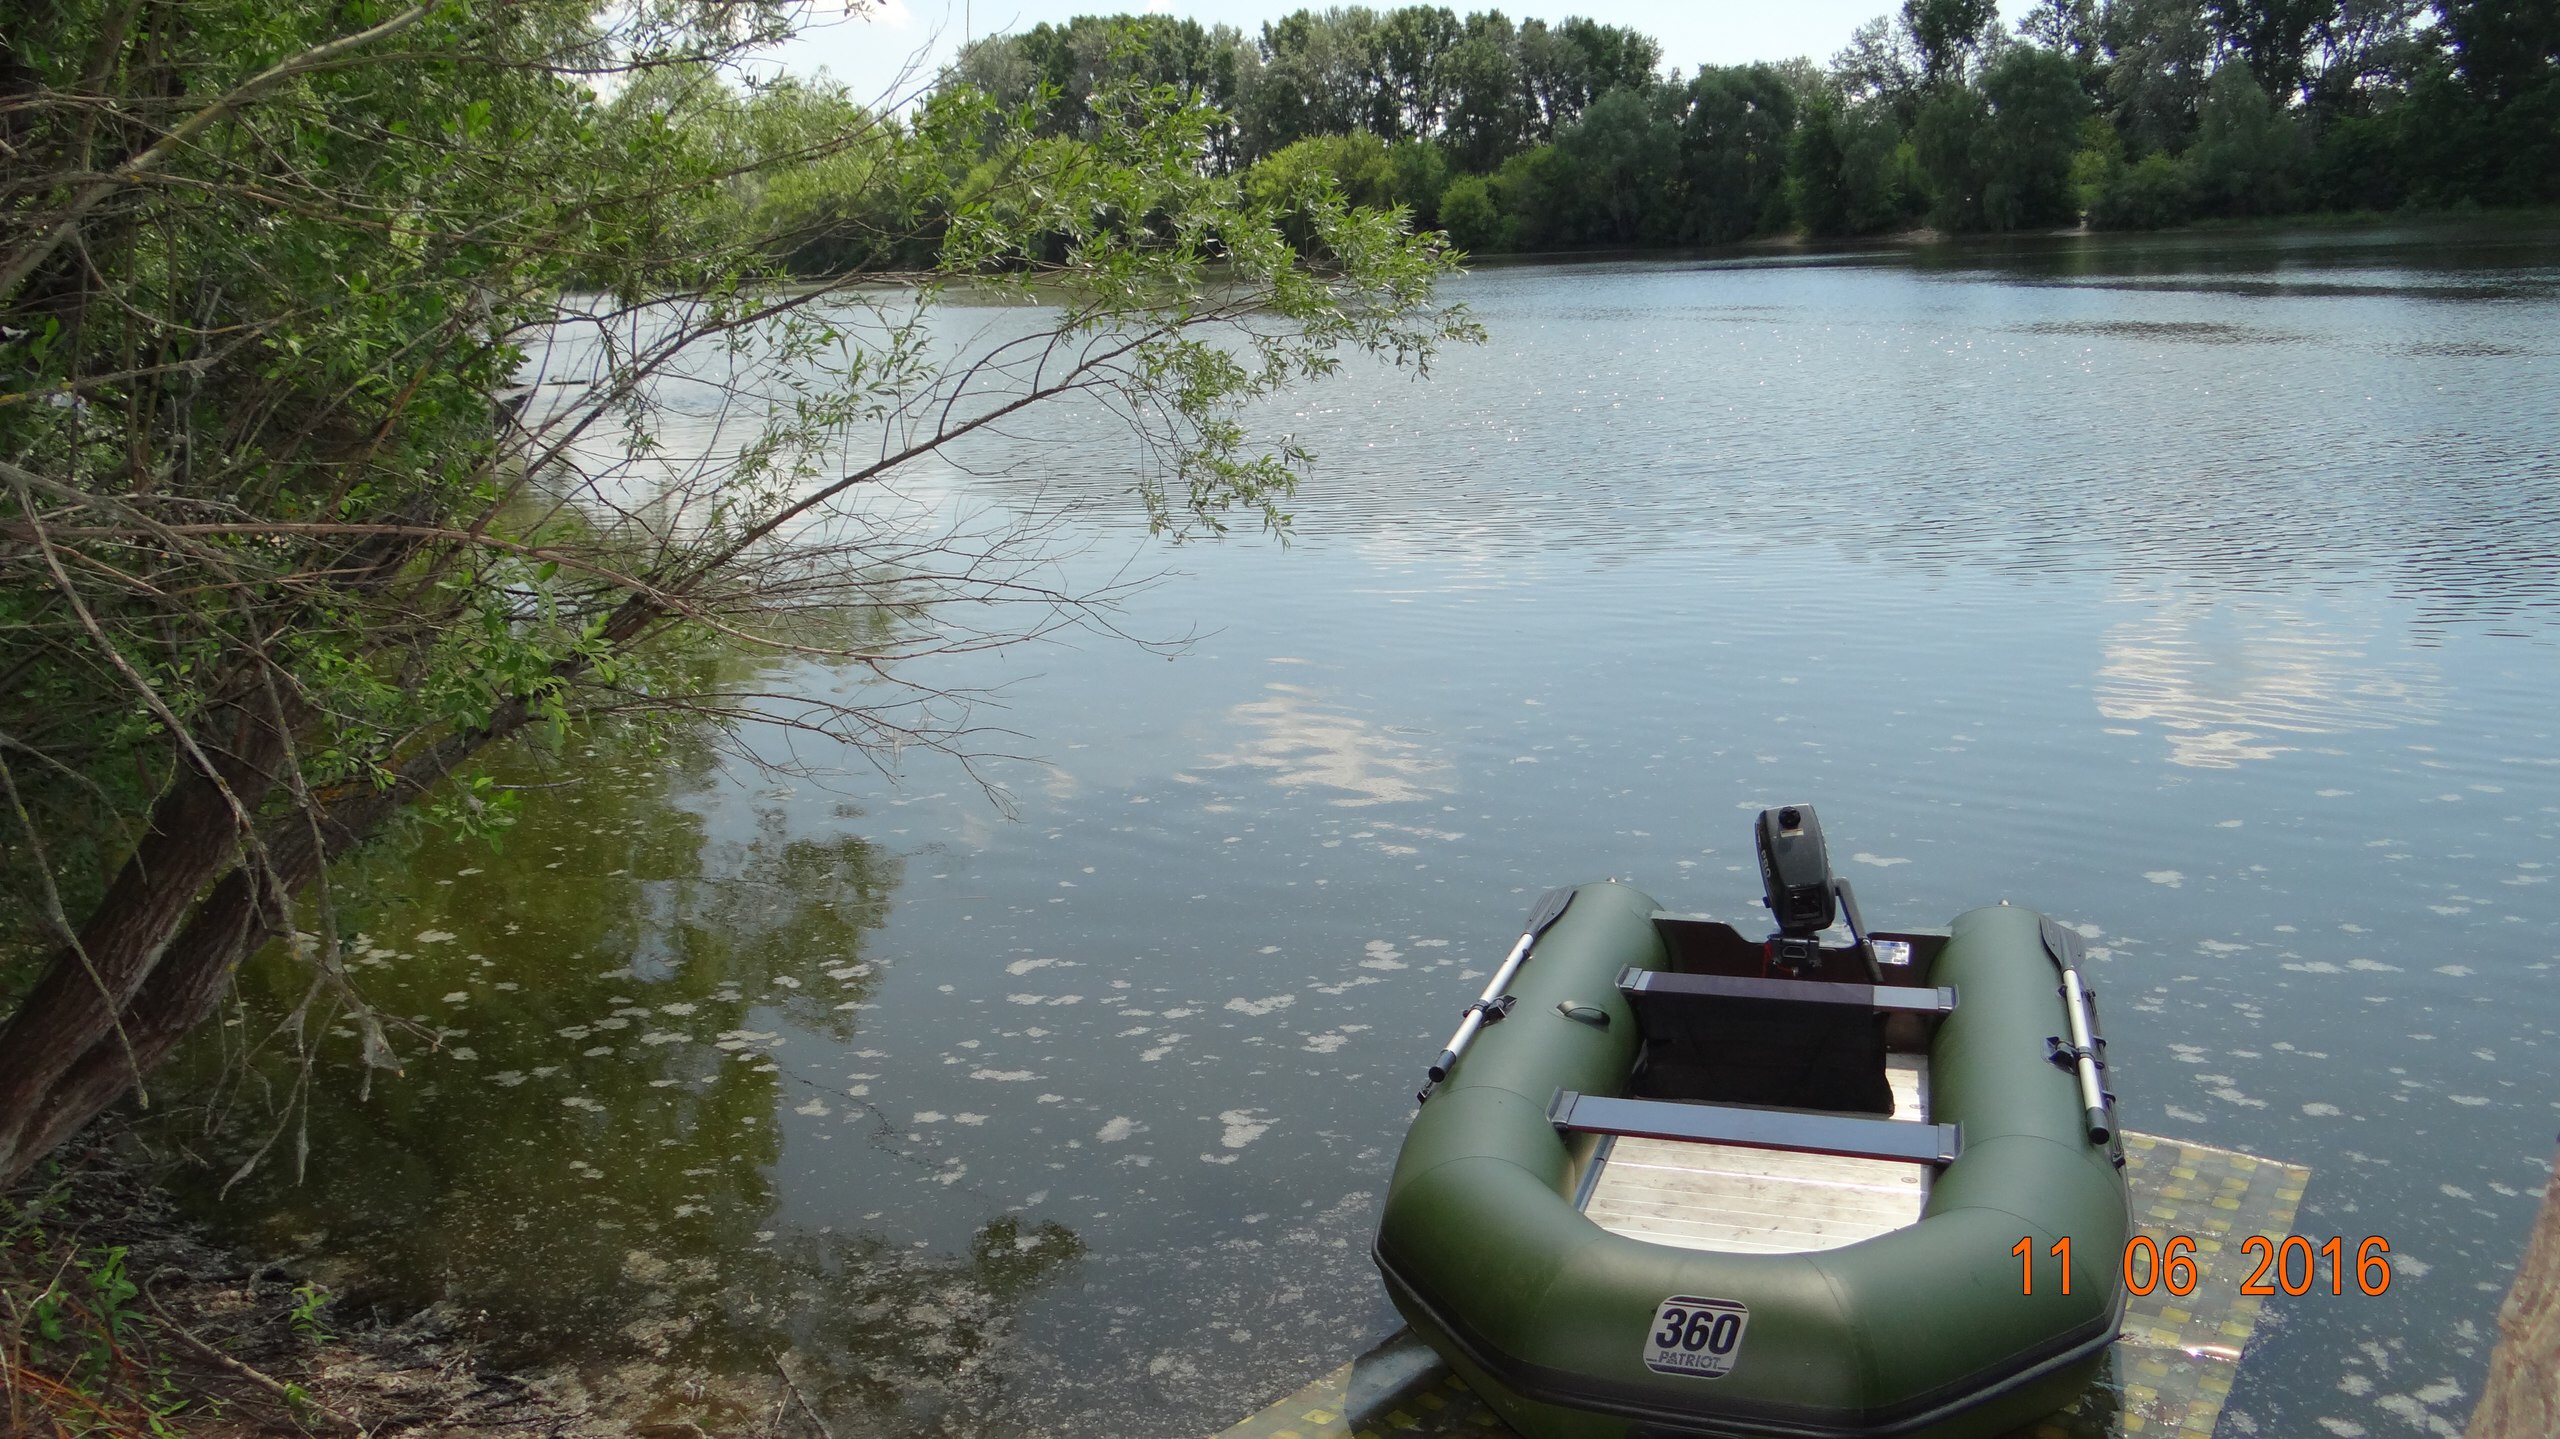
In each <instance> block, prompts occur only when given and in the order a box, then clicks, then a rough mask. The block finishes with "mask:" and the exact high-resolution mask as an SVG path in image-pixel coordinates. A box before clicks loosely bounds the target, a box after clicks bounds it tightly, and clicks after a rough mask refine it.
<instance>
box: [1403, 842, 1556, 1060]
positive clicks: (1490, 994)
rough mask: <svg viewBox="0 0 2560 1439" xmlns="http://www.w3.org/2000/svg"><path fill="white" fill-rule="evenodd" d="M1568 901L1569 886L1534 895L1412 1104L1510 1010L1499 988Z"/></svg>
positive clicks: (1505, 985) (1503, 987)
mask: <svg viewBox="0 0 2560 1439" xmlns="http://www.w3.org/2000/svg"><path fill="white" fill-rule="evenodd" d="M1571 903H1573V890H1572V889H1571V888H1565V889H1551V890H1548V891H1547V892H1546V893H1545V894H1543V895H1540V896H1539V897H1538V903H1537V904H1536V906H1535V907H1533V908H1532V909H1531V910H1530V911H1529V920H1528V923H1526V924H1524V925H1522V926H1521V928H1520V942H1519V943H1518V944H1515V945H1513V946H1511V954H1510V956H1509V957H1508V958H1506V959H1504V960H1503V961H1502V967H1501V968H1500V969H1497V970H1495V971H1494V972H1493V982H1492V983H1491V984H1488V985H1486V986H1485V987H1484V997H1483V998H1481V999H1478V1000H1477V1001H1476V1002H1475V1003H1473V1004H1470V1005H1468V1006H1467V1013H1466V1017H1465V1018H1463V1019H1460V1020H1459V1021H1458V1032H1457V1033H1455V1034H1452V1035H1450V1036H1449V1043H1448V1045H1447V1046H1446V1047H1444V1048H1443V1049H1442V1050H1441V1051H1440V1057H1439V1058H1438V1059H1435V1060H1433V1061H1431V1082H1430V1083H1429V1084H1426V1085H1424V1086H1422V1092H1421V1093H1419V1094H1417V1095H1415V1096H1414V1097H1413V1098H1414V1102H1415V1103H1417V1104H1419V1103H1421V1102H1422V1101H1424V1100H1426V1099H1429V1098H1430V1097H1431V1091H1432V1090H1433V1089H1435V1088H1437V1087H1439V1084H1440V1081H1441V1080H1444V1079H1446V1078H1448V1077H1449V1070H1450V1068H1451V1067H1452V1066H1454V1065H1455V1064H1457V1062H1458V1056H1459V1055H1461V1054H1464V1053H1466V1052H1467V1046H1468V1045H1469V1044H1472V1043H1474V1042H1475V1037H1476V1032H1477V1031H1478V1030H1480V1029H1483V1028H1484V1027H1485V1026H1486V1025H1487V1024H1489V1023H1491V1022H1493V1021H1494V1020H1497V1019H1500V1018H1501V1017H1502V1016H1504V1015H1506V1014H1509V1013H1510V1012H1511V996H1510V995H1508V994H1505V993H1503V991H1504V990H1506V989H1509V988H1510V987H1511V977H1512V976H1513V975H1515V974H1518V973H1519V972H1520V966H1521V965H1522V964H1523V963H1525V962H1526V961H1527V960H1528V958H1529V948H1530V946H1532V945H1534V944H1536V943H1537V942H1538V936H1539V935H1542V934H1544V933H1546V932H1547V926H1549V925H1551V924H1554V923H1555V922H1556V919H1557V917H1558V916H1560V915H1562V914H1563V913H1564V910H1565V906H1566V905H1569V904H1571Z"/></svg>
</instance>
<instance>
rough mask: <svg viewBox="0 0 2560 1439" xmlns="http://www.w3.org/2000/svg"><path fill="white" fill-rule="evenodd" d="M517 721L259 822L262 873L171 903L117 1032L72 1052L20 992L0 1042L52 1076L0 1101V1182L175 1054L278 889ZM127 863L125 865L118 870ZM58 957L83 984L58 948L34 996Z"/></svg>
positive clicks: (104, 912) (517, 708)
mask: <svg viewBox="0 0 2560 1439" xmlns="http://www.w3.org/2000/svg"><path fill="white" fill-rule="evenodd" d="M525 719H526V711H525V708H524V706H523V704H522V703H521V702H516V703H511V704H508V705H506V706H504V707H502V708H501V709H500V710H499V712H498V714H497V715H496V716H495V717H493V719H492V721H491V724H490V727H489V728H488V729H485V730H481V731H477V732H475V733H472V734H468V735H459V736H455V737H453V738H451V739H448V740H446V741H445V742H444V743H443V744H440V745H436V746H433V747H431V748H430V749H428V750H426V751H424V752H422V753H420V754H418V755H415V756H413V757H412V758H411V759H410V760H409V761H408V762H407V763H405V764H403V765H402V766H401V767H400V769H399V771H398V774H397V779H396V781H395V783H394V784H393V785H391V786H390V787H389V788H386V789H379V790H375V789H367V790H363V791H360V792H358V793H356V794H353V795H350V796H348V797H347V798H345V799H342V800H340V801H339V802H338V803H336V804H334V805H331V806H329V807H328V809H327V810H326V811H325V812H324V813H323V814H322V815H321V817H320V821H319V824H318V831H319V833H318V834H316V835H315V833H314V825H313V822H312V819H311V817H310V816H308V815H306V814H303V813H302V812H300V811H293V812H289V813H287V814H285V815H283V816H281V817H279V818H277V819H275V820H273V821H271V822H270V823H269V824H268V825H266V826H265V827H264V834H263V836H262V844H263V847H264V848H265V850H266V854H267V861H268V867H267V868H266V869H264V870H261V869H259V868H257V867H254V866H250V865H245V864H239V863H233V864H232V865H231V868H230V872H229V873H227V874H224V875H223V876H222V878H221V880H220V881H219V882H218V883H216V884H214V885H213V887H212V889H211V890H210V891H208V892H205V893H204V896H203V898H202V899H201V900H200V901H197V902H196V903H194V904H193V905H191V906H189V905H181V906H179V907H178V910H177V913H178V918H179V920H180V921H182V923H173V924H172V926H171V928H173V929H174V930H175V931H176V932H175V934H174V935H173V936H164V939H165V943H164V945H163V947H162V948H161V949H160V950H159V951H158V953H157V954H156V955H155V956H154V960H155V962H154V963H153V964H152V965H151V967H150V969H149V971H148V973H147V974H146V975H145V976H144V977H143V978H142V979H141V980H140V981H138V982H137V983H136V985H135V986H134V987H133V988H132V989H131V990H130V991H129V992H128V994H127V998H126V1002H125V1003H124V1004H123V1006H122V1008H121V1011H120V1012H119V1014H118V1015H117V1018H118V1019H120V1020H121V1022H122V1026H123V1035H122V1037H121V1038H119V1037H118V1035H117V1033H116V1028H115V1026H114V1025H113V1024H100V1025H98V1026H96V1028H95V1032H94V1033H92V1034H91V1036H90V1038H89V1040H88V1042H87V1043H86V1044H85V1045H82V1046H80V1047H79V1048H76V1049H75V1048H73V1047H72V1046H71V1043H70V1042H69V1040H67V1039H56V1038H54V1037H53V1036H50V1035H48V1034H47V1033H46V1031H44V1030H42V1029H37V1028H32V1027H25V1026H26V1020H27V1015H28V1014H29V1012H30V1011H31V1009H32V1004H33V998H34V997H33V996H30V1004H29V1007H28V1008H22V1009H20V1011H19V1012H18V1014H17V1016H16V1017H15V1018H13V1019H12V1020H11V1021H10V1023H9V1026H8V1028H7V1029H6V1030H0V1044H11V1043H13V1042H14V1041H16V1040H18V1039H20V1038H23V1039H24V1041H25V1047H26V1048H29V1049H44V1050H46V1051H47V1056H46V1057H47V1060H48V1063H47V1064H46V1065H45V1066H43V1070H44V1071H49V1072H50V1073H51V1076H52V1077H51V1078H50V1079H49V1080H47V1081H46V1082H45V1083H44V1084H43V1086H42V1087H41V1088H35V1089H31V1090H28V1091H27V1092H26V1097H25V1098H23V1099H20V1098H19V1097H17V1095H16V1094H15V1093H13V1094H11V1096H10V1097H9V1098H8V1099H7V1100H6V1101H5V1107H0V1134H7V1135H9V1136H12V1139H11V1143H12V1145H13V1148H12V1149H10V1150H8V1151H0V1188H5V1187H7V1186H8V1185H9V1184H12V1183H14V1182H15V1181H16V1180H17V1179H18V1178H19V1177H20V1176H22V1175H24V1174H25V1173H26V1172H27V1171H28V1170H29V1169H30V1168H32V1167H34V1165H35V1163H36V1162H37V1161H38V1160H40V1159H42V1158H44V1156H45V1155H46V1154H47V1153H49V1152H51V1151H52V1150H53V1148H54V1147H55V1146H56V1145H59V1144H60V1143H62V1141H64V1140H66V1139H68V1138H70V1137H71V1136H72V1135H74V1134H76V1133H78V1132H79V1131H80V1129H81V1128H82V1127H83V1126H85V1125H86V1124H88V1122H89V1121H90V1120H92V1119H95V1118H96V1117H97V1116H98V1115H99V1114H101V1113H102V1112H104V1111H105V1110H106V1108H107V1106H109V1105H111V1104H113V1103H115V1102H116V1101H117V1100H118V1099H121V1098H123V1097H124V1094H125V1092H126V1091H127V1090H129V1089H131V1088H132V1087H133V1085H134V1082H135V1081H136V1080H137V1079H138V1078H139V1077H140V1076H141V1075H144V1074H148V1073H150V1072H151V1071H152V1070H154V1069H156V1068H158V1067H159V1066H160V1065H161V1063H163V1062H164V1061H166V1060H167V1059H168V1058H169V1056H170V1055H171V1054H172V1053H174V1052H176V1050H177V1047H178V1044H179V1042H180V1041H181V1040H183V1039H185V1038H186V1037H187V1035H188V1034H189V1033H190V1032H192V1031H193V1030H194V1029H195V1027H196V1026H197V1025H199V1024H201V1023H203V1022H204V1020H205V1019H206V1018H207V1017H208V1016H209V1015H211V1014H212V1013H213V1009H214V1006H215V1005H216V1004H217V1003H219V1002H220V1001H221V998H222V995H223V992H224V991H225V990H226V989H228V988H229V987H230V983H231V976H232V973H233V971H235V970H236V969H238V968H239V966H240V962H241V961H242V960H243V959H246V958H247V957H248V956H249V955H250V954H252V953H254V952H255V951H256V950H257V948H258V946H260V945H262V944H264V943H266V942H267V941H268V940H270V939H273V938H275V936H276V926H277V923H278V920H279V919H280V918H281V916H282V915H283V914H284V912H285V911H284V906H283V905H282V904H281V903H280V902H279V899H280V895H279V893H278V891H279V890H281V891H282V893H283V894H290V893H292V892H293V891H295V890H299V889H300V888H301V887H302V886H304V885H306V884H308V883H310V882H311V881H312V880H313V879H314V878H316V877H317V876H318V875H319V873H320V871H321V868H322V867H323V866H324V865H326V864H327V863H328V862H329V861H330V860H332V859H335V858H337V857H338V856H339V855H342V854H344V853H346V852H347V851H348V850H350V849H353V848H355V847H356V846H357V845H359V844H362V843H364V842H365V841H366V840H368V839H371V838H372V837H373V835H374V834H375V833H376V832H377V831H379V830H380V829H381V828H382V825H383V823H384V821H386V820H388V819H389V818H390V817H391V816H392V815H394V814H396V813H398V812H399V810H400V808H401V807H402V806H403V805H406V804H408V803H409V802H410V801H412V800H414V799H416V798H417V797H418V796H419V795H420V794H422V793H424V792H425V791H426V789H427V788H428V787H429V786H431V785H433V784H435V783H436V782H437V781H438V780H440V779H442V778H443V777H444V776H445V775H446V774H448V773H450V772H451V771H452V769H453V767H454V766H455V765H458V764H460V763H462V762H463V761H464V760H465V759H468V758H469V757H470V756H471V755H472V754H473V753H474V752H476V751H477V750H479V749H480V747H481V746H483V745H485V744H487V743H489V742H490V741H491V740H494V739H499V738H503V737H504V736H506V735H509V734H512V733H514V732H515V731H516V730H518V729H520V728H522V727H523V725H524V722H525ZM243 799H244V800H245V799H246V796H245V795H244V796H243ZM324 841H325V847H324ZM147 843H148V840H146V844H147ZM206 848H207V850H208V851H210V852H214V853H216V854H217V856H228V857H230V858H232V859H235V860H236V858H237V854H238V846H237V845H236V844H233V843H231V842H229V840H228V839H227V838H226V837H223V836H219V835H217V836H214V837H213V839H212V841H211V842H209V843H208V844H207V846H206ZM136 858H137V860H138V859H139V858H140V856H139V855H137V856H136ZM131 869H132V866H131V865H128V866H127V871H128V872H129V871H130V870H131ZM155 878H159V879H164V880H165V879H169V878H170V875H169V873H168V872H167V871H158V872H155ZM123 879H124V875H122V874H119V876H118V882H119V883H122V881H123ZM200 889H202V884H201V882H198V883H195V884H191V885H189V886H188V887H187V888H185V889H184V890H180V891H178V892H177V897H178V899H180V900H186V899H193V898H194V897H195V895H196V894H197V893H198V891H199V890H200ZM153 902H154V903H155V905H156V906H157V907H160V908H167V907H168V905H167V897H166V896H165V895H163V896H155V897H153ZM109 913H110V911H109V910H108V909H107V907H106V905H104V904H103V903H102V904H101V905H100V908H99V918H98V919H93V920H92V921H91V927H93V928H94V927H96V926H97V925H98V924H99V923H100V922H101V921H102V920H104V919H105V918H106V917H107V916H108V914H109ZM84 933H85V932H84ZM92 956H93V957H95V951H92ZM65 961H68V963H69V964H70V966H71V971H70V972H71V974H72V976H73V977H74V978H75V979H77V980H78V981H79V982H80V983H81V984H83V985H86V984H87V976H86V975H85V974H84V973H82V972H81V971H80V969H79V960H78V959H77V958H76V957H74V956H70V955H68V954H67V953H66V954H65V955H61V956H57V957H56V959H55V962H54V965H53V967H52V968H51V969H49V970H48V971H47V973H46V975H45V979H44V981H43V983H42V984H40V985H39V986H38V992H39V993H41V992H43V990H44V989H45V988H46V987H47V986H50V985H51V984H52V983H53V982H54V981H55V980H56V979H58V978H60V977H61V974H62V968H63V964H64V963H65ZM85 993H86V994H87V995H88V996H89V997H90V998H91V999H93V1000H94V999H96V998H97V997H98V996H97V989H96V987H95V986H94V985H89V986H88V987H87V989H86V990H85ZM128 1046H129V1048H128ZM0 1056H5V1058H0V1065H9V1064H14V1063H15V1062H16V1061H17V1059H18V1051H17V1050H16V1049H15V1048H10V1049H0ZM22 1067H24V1068H26V1069H27V1070H28V1072H29V1073H35V1072H41V1071H39V1070H38V1069H37V1067H35V1066H33V1065H27V1066H22Z"/></svg>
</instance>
